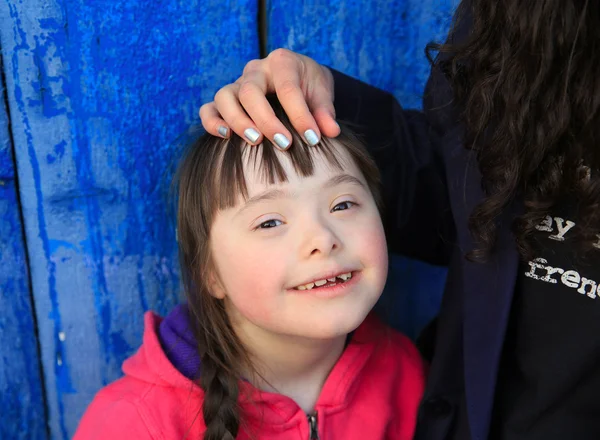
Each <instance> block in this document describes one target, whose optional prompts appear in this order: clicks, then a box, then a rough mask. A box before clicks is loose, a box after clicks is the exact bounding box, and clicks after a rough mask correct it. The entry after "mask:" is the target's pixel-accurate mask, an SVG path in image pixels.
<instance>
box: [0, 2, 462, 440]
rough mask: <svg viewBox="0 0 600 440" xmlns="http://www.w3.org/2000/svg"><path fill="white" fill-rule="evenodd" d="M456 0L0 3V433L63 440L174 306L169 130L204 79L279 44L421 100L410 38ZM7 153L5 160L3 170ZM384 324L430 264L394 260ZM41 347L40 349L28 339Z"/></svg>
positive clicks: (192, 117) (419, 54) (440, 19)
mask: <svg viewBox="0 0 600 440" xmlns="http://www.w3.org/2000/svg"><path fill="white" fill-rule="evenodd" d="M455 3H456V0H439V1H435V2H434V1H432V0H421V1H415V0H395V1H388V0H339V1H335V2H331V1H327V2H322V1H304V2H298V1H292V0H285V1H284V0H270V1H267V3H266V5H265V11H264V13H262V14H260V16H262V17H265V19H266V26H261V24H260V23H259V22H258V17H259V11H258V8H259V1H257V0H254V1H253V0H236V1H223V0H202V1H197V0H170V1H163V2H148V1H145V0H94V1H89V0H27V1H26V2H23V1H20V0H5V1H3V2H1V3H0V43H1V46H2V72H3V76H2V78H3V87H4V86H5V89H4V88H3V89H2V90H3V91H4V90H5V93H3V96H4V100H3V103H5V104H6V105H5V106H0V141H1V142H0V237H1V240H2V241H1V244H2V246H1V248H0V306H1V307H2V310H3V311H2V313H1V314H0V332H1V335H2V340H3V342H4V343H3V344H2V347H1V348H0V355H1V359H0V393H1V394H0V422H1V423H0V438H2V439H13V438H14V439H50V438H51V439H67V438H70V437H71V436H72V434H73V432H74V430H75V428H76V426H77V422H78V420H79V418H80V417H81V414H82V412H83V411H84V409H85V407H86V405H87V404H88V403H89V401H90V400H91V398H92V397H93V395H94V393H95V392H96V391H97V390H98V389H99V388H100V387H101V386H102V385H104V384H106V383H108V382H110V381H112V380H114V379H115V378H116V377H118V376H119V373H120V370H119V368H120V364H121V362H122V361H123V359H124V358H126V357H127V356H128V355H130V354H131V353H132V352H133V351H134V350H135V348H136V347H137V346H138V345H139V343H140V341H141V331H142V314H143V312H144V311H145V310H147V309H149V308H151V309H155V310H157V311H158V312H159V313H162V314H165V313H167V312H168V310H169V309H170V308H171V307H172V306H173V305H174V304H176V303H177V302H178V301H180V294H179V274H178V269H177V258H176V245H175V240H174V227H173V218H172V217H171V216H169V215H168V214H167V208H166V200H167V194H168V185H169V179H170V176H171V171H172V165H173V163H174V162H175V161H176V160H177V147H176V145H177V139H178V137H179V136H180V134H182V133H183V132H184V131H185V129H186V128H187V127H188V126H189V125H190V124H194V123H197V122H198V121H197V109H198V107H199V106H200V105H201V104H202V103H203V102H206V101H208V100H210V99H211V98H212V96H213V95H214V92H215V91H216V90H217V89H218V87H219V86H220V85H222V84H224V83H226V82H230V81H232V80H234V79H235V78H236V76H237V75H238V74H239V73H240V72H241V70H242V68H243V65H244V64H245V63H246V61H248V60H249V59H252V58H257V57H259V56H260V48H259V40H260V38H259V29H261V28H262V29H266V35H264V38H265V40H266V43H267V49H268V50H270V49H273V48H276V47H281V46H282V47H288V48H290V49H293V50H297V51H300V52H303V53H306V54H308V55H311V56H313V57H315V58H316V59H317V60H319V61H321V62H324V63H327V64H329V65H331V66H334V67H336V68H338V69H340V70H343V71H346V72H348V73H350V74H353V75H355V76H358V77H360V78H362V79H364V80H366V81H368V82H371V83H372V84H375V85H377V86H380V87H383V88H385V89H387V90H390V91H391V92H393V93H394V94H395V95H396V96H397V97H398V98H399V99H400V100H401V102H403V103H404V104H405V106H407V107H418V106H420V94H421V93H422V89H423V83H424V81H425V78H426V76H427V71H428V67H427V64H426V60H425V57H424V55H423V48H424V47H425V44H426V43H427V42H428V41H429V40H431V39H441V38H443V36H444V34H445V33H446V32H447V28H448V25H449V22H450V16H451V12H452V10H453V8H454V7H455V6H456V5H455ZM14 164H16V165H14ZM393 267H395V269H396V270H395V271H393V272H392V273H391V275H390V286H391V287H390V288H393V289H395V290H397V291H398V292H399V293H398V295H396V296H395V298H397V300H396V301H395V303H394V304H393V305H390V306H388V307H386V308H387V309H388V311H393V315H394V317H395V320H396V321H397V322H398V323H399V325H400V327H401V328H403V329H404V330H405V331H407V332H408V333H409V334H411V335H414V334H415V333H416V331H417V330H418V329H419V328H420V326H422V325H423V323H424V322H426V321H427V319H429V318H430V317H431V316H432V314H433V313H435V310H436V308H437V304H438V302H439V294H440V288H441V285H442V283H443V270H440V269H437V268H431V267H427V266H425V265H423V264H421V263H417V262H414V261H406V260H402V259H399V258H395V259H394V261H393ZM38 347H39V349H38Z"/></svg>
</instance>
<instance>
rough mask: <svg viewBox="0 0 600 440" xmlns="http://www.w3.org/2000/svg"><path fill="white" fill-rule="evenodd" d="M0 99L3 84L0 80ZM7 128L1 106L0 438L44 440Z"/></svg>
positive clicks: (41, 394) (37, 363)
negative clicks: (0, 341)
mask: <svg viewBox="0 0 600 440" xmlns="http://www.w3.org/2000/svg"><path fill="white" fill-rule="evenodd" d="M0 66H1V63H0ZM0 96H1V97H2V98H4V96H6V95H5V88H4V83H3V81H2V80H0ZM8 127H9V122H8V115H7V112H6V106H5V105H4V99H2V102H1V103H0V310H2V313H0V339H1V340H2V344H1V345H0V410H1V414H2V415H1V416H0V420H1V421H2V422H1V423H0V438H3V439H14V440H19V439H23V440H25V439H40V440H43V439H46V438H47V432H46V414H45V408H44V390H43V387H42V380H41V368H40V359H39V356H38V348H37V341H36V331H35V320H34V315H33V309H32V305H31V299H30V298H31V297H30V290H29V273H28V270H27V256H26V252H25V243H24V241H23V227H22V224H21V218H20V215H19V208H18V196H17V187H16V182H15V172H14V161H13V154H12V144H11V141H10V136H9V128H8Z"/></svg>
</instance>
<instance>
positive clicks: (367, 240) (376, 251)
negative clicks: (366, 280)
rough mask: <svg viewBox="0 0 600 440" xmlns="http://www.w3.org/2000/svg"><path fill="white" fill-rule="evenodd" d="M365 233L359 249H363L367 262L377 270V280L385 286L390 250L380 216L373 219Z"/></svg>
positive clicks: (361, 235) (361, 237) (361, 236)
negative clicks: (388, 250) (388, 249)
mask: <svg viewBox="0 0 600 440" xmlns="http://www.w3.org/2000/svg"><path fill="white" fill-rule="evenodd" d="M366 229H367V230H365V231H364V233H362V234H360V235H357V236H358V237H360V243H358V245H359V246H360V247H359V249H361V250H362V253H363V258H364V260H365V262H368V264H369V265H370V266H372V267H373V268H374V269H375V270H374V273H375V274H376V278H377V282H378V283H379V284H380V285H381V286H382V287H383V285H385V281H386V277H387V271H388V259H389V258H388V252H387V243H386V239H385V233H384V231H383V225H382V224H381V220H380V219H379V217H376V218H374V219H372V221H371V222H369V224H368V228H366Z"/></svg>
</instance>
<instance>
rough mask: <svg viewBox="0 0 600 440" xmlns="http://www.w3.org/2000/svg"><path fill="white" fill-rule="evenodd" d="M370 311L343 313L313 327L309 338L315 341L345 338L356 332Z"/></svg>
mask: <svg viewBox="0 0 600 440" xmlns="http://www.w3.org/2000/svg"><path fill="white" fill-rule="evenodd" d="M368 314H369V310H367V311H366V312H364V311H363V312H354V313H343V314H341V313H340V314H339V315H337V316H334V317H332V318H330V319H328V320H326V321H325V320H322V321H321V322H320V323H318V324H317V323H314V325H312V326H311V329H312V331H311V334H310V335H308V334H307V336H308V337H312V338H315V339H335V338H338V337H340V336H345V335H347V334H348V333H351V332H353V331H354V330H356V329H357V328H358V327H359V326H360V325H361V324H362V322H363V321H364V320H365V318H366V317H367V315H368Z"/></svg>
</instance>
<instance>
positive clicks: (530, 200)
mask: <svg viewBox="0 0 600 440" xmlns="http://www.w3.org/2000/svg"><path fill="white" fill-rule="evenodd" d="M456 18H457V19H456V22H455V26H454V28H453V30H452V32H451V33H450V36H449V38H448V40H447V43H446V44H444V45H441V46H437V49H439V51H440V53H439V56H438V57H437V58H436V59H435V60H432V61H433V65H432V71H431V76H430V78H429V81H428V85H427V88H426V91H425V99H424V102H423V110H424V111H423V112H416V111H408V110H405V109H403V108H401V107H400V105H399V104H398V103H397V102H396V101H395V99H394V98H393V97H392V96H391V95H389V94H387V93H385V92H383V91H381V90H378V89H376V88H374V87H370V86H368V85H366V84H364V83H361V82H359V81H357V80H354V79H352V78H349V77H347V76H345V75H343V74H341V73H339V72H335V71H331V70H329V69H328V68H326V67H325V66H321V65H319V64H317V63H316V62H315V61H313V60H311V59H310V58H307V57H304V56H302V55H298V54H294V53H292V52H289V51H285V50H278V51H275V52H273V53H272V54H271V55H269V56H268V57H267V58H266V59H264V60H260V61H258V60H256V61H253V62H251V63H250V64H249V65H247V66H246V68H245V69H244V73H243V75H242V77H241V78H240V79H239V80H238V81H236V82H235V83H234V84H230V85H228V86H226V87H224V88H223V89H221V90H220V91H219V92H218V93H217V95H216V97H215V102H214V103H209V104H207V105H206V106H204V107H203V108H202V111H201V116H202V119H203V124H204V126H205V127H206V128H207V130H208V131H210V132H214V133H217V129H218V127H220V126H222V127H223V129H224V130H225V133H227V131H228V127H230V128H231V130H233V131H235V132H236V133H243V132H244V131H245V130H247V129H249V128H252V129H253V130H255V131H256V132H257V134H258V136H256V137H255V139H254V140H256V141H257V142H260V139H261V138H262V135H260V134H259V133H260V132H262V133H264V135H265V136H266V137H268V138H270V139H273V136H274V134H275V133H279V134H280V136H278V139H279V140H285V137H286V136H287V135H288V132H287V130H286V128H285V127H283V126H282V125H281V124H280V123H279V122H278V121H277V119H276V118H275V117H274V116H273V114H272V113H270V112H269V108H268V103H267V102H266V101H265V99H264V94H263V93H262V91H263V90H270V91H275V92H276V93H277V94H278V95H280V96H281V97H282V99H283V98H285V101H282V102H283V104H284V106H285V108H286V110H287V112H288V114H289V116H290V119H291V120H293V121H295V124H294V126H295V128H296V129H297V130H298V132H300V133H303V134H304V136H305V139H306V140H311V139H312V140H318V136H319V131H320V132H322V133H324V134H326V135H327V136H330V137H332V136H335V135H336V134H337V133H338V128H337V127H336V125H335V121H334V119H333V117H332V115H335V114H336V112H337V115H338V116H339V117H341V118H344V119H346V120H350V121H352V122H355V123H357V124H360V125H361V126H362V127H364V131H363V133H362V134H364V135H365V136H366V139H367V140H368V142H367V146H368V147H369V148H371V151H372V153H373V157H374V158H375V160H376V162H377V164H378V165H379V168H380V170H381V172H382V176H383V179H382V180H383V195H384V201H385V205H386V207H387V208H388V209H387V210H386V215H385V216H384V219H383V220H384V223H385V225H386V229H387V230H386V232H387V237H388V240H389V242H388V243H389V244H390V249H391V250H392V251H394V252H398V253H402V254H404V255H408V256H412V257H417V258H421V259H424V260H427V261H429V262H433V263H439V264H447V265H449V270H448V277H447V282H446V291H445V293H444V298H443V301H442V307H441V310H440V315H439V319H438V324H437V341H436V343H435V350H434V353H433V360H432V364H431V374H430V375H429V381H428V386H427V390H426V391H425V397H424V400H423V404H422V406H421V410H420V412H419V426H418V428H417V434H416V437H417V438H418V439H430V440H448V439H457V440H468V439H473V440H484V439H487V438H492V439H494V440H495V439H498V440H537V439H544V440H563V439H577V440H596V439H598V438H600V405H598V396H599V395H600V368H598V366H600V336H599V330H600V324H599V323H600V302H599V301H600V295H599V294H600V292H599V291H598V286H599V284H600V264H599V263H600V260H599V253H598V249H600V206H599V202H600V148H599V145H600V2H598V1H594V0H581V1H573V0H537V1H524V0H498V1H490V0H463V1H462V2H461V5H460V7H459V9H458V12H457V16H456ZM434 48H435V47H434ZM398 74H400V75H401V74H402V73H401V72H400V73H398ZM334 96H335V111H334V103H333V97H334ZM244 109H245V110H246V111H247V114H246V113H245V112H244ZM248 116H250V117H248ZM255 122H256V123H257V124H256V125H255ZM223 129H222V131H223ZM283 144H285V142H283ZM283 144H282V145H283ZM291 148H294V146H293V144H292V147H291Z"/></svg>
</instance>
